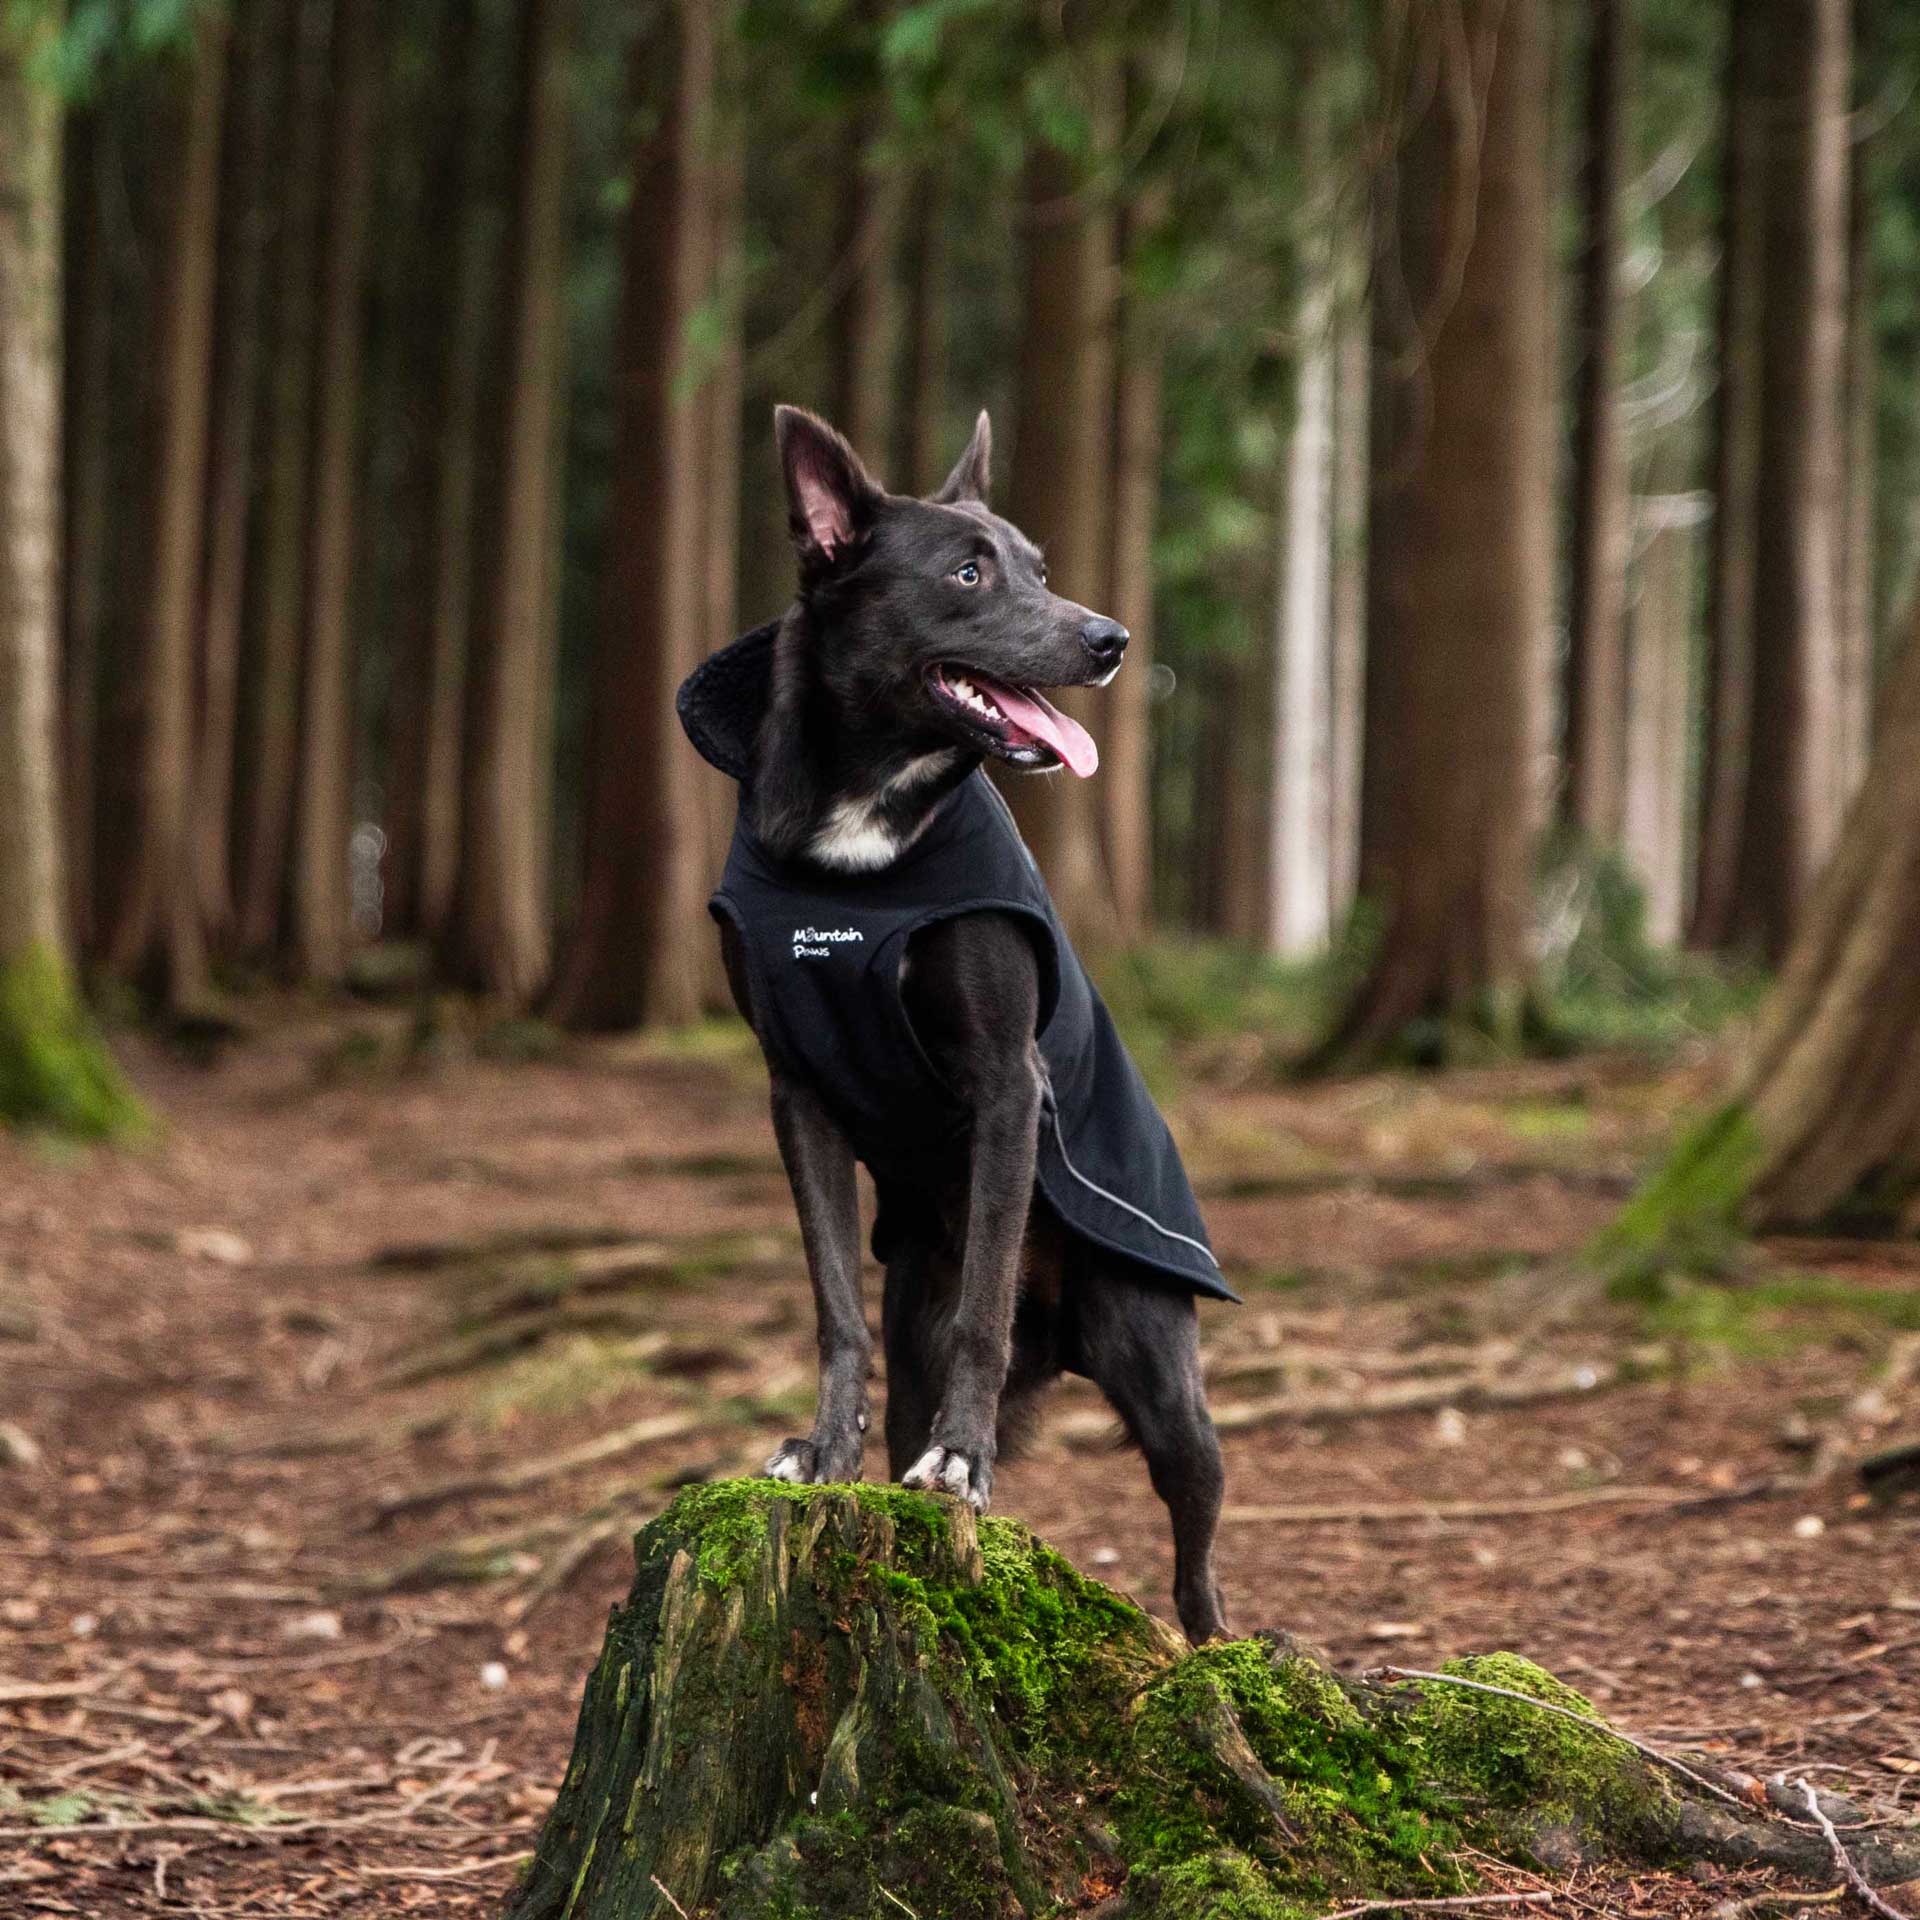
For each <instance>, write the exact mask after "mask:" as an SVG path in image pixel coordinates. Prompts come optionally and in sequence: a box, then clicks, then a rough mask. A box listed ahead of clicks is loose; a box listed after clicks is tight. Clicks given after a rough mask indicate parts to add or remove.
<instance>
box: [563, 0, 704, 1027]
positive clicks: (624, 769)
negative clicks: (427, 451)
mask: <svg viewBox="0 0 1920 1920" xmlns="http://www.w3.org/2000/svg"><path fill="white" fill-rule="evenodd" d="M714 58H715V45H714V20H713V14H712V9H711V8H709V7H708V6H706V5H704V4H702V3H701V0H673V4H671V5H669V6H666V7H663V8H662V9H661V11H660V14H659V17H658V20H657V22H656V25H655V28H654V29H653V30H651V31H649V32H647V33H645V34H643V35H642V36H641V39H640V42H639V43H638V44H637V46H636V48H635V53H634V63H633V87H634V104H635V111H636V117H637V119H638V121H639V123H640V126H641V134H640V139H639V143H638V146H637V149H636V151H635V154H634V168H633V181H634V192H633V200H632V203H631V208H630V211H629V213H628V216H627V232H626V237H625V243H624V244H625V264H624V273H625V286H624V290H623V294H622V307H621V319H620V328H619V332H618V335H617V336H616V337H617V338H618V340H619V342H620V345H621V353H620V359H619V364H618V365H617V367H616V369H615V407H616V428H615V432H616V445H615V453H614V479H613V504H612V508H611V512H610V519H609V538H608V553H609V556H610V557H609V561H608V566H607V576H606V583H605V591H604V595H603V599H602V604H601V616H600V641H599V647H598V652H597V657H596V659H595V662H594V666H593V700H592V707H591V721H590V724H589V729H588V748H587V756H588V764H587V804H586V822H585V873H584V878H583V883H582V889H581V901H580V917H579V922H578V924H577V925H576V926H575V928H574V930H573V934H572V937H571V939H570V941H569V943H568V946H567V949H566V954H565V957H564V959H563V961H562V964H561V968H560V972H559V979H558V983H557V985H556V987H555V990H554V997H553V1011H554V1013H555V1015H556V1017H557V1018H559V1019H560V1020H562V1021H564V1022H565V1023H567V1024H568V1025H571V1026H577V1027H594V1028H615V1027H626V1026H633V1025H636V1024H639V1023H641V1022H647V1023H667V1022H679V1021H685V1020H690V1019H692V1018H693V1017H694V1016H695V1015H696V1014H697V1013H698V1012H699V1010H700V1003H701V978H702V969H701V959H700V943H699V941H698V938H697V929H698V928H699V927H700V926H701V925H702V924H703V922H704V919H705V915H704V914H703V912H702V910H701V909H702V902H703V900H704V896H705V890H706V885H707V880H708V874H707V823H706V817H705V814H704V812H703V810H702V807H701V801H700V794H701V788H700V785H699V781H698V769H697V763H696V759H695V756H694V754H693V752H692V750H691V749H690V748H689V747H688V746H687V744H686V742H685V740H684V739H682V738H681V737H680V732H679V724H678V722H677V721H676V719H675V717H674V710H673V696H674V691H675V689H676V688H677V686H678V685H679V682H680V681H681V679H682V678H683V677H684V676H685V674H686V673H687V672H688V670H689V669H690V668H691V667H692V666H693V665H694V663H695V662H696V661H697V660H698V659H699V658H700V655H701V652H702V650H703V648H704V644H705V640H706V637H707V628H706V620H707V618H708V615H707V600H706V578H705V572H704V569H703V568H702V566H701V565H700V564H699V562H698V559H697V556H698V554H699V551H700V545H699V542H700V530H701V526H702V522H703V519H704V517H705V502H704V501H703V499H702V495H701V485H700V481H701V475H702V472H703V470H704V468H705V465H706V463H705V462H704V461H703V460H702V458H701V450H700V432H701V424H702V418H703V408H702V404H701V397H700V393H699V391H698V390H697V387H696V385H695V382H694V380H693V379H692V378H691V377H690V375H691V374H692V368H691V367H690V365H689V358H688V355H689V345H690V343H689V340H688V322H689V320H690V318H691V317H692V315H693V313H694V311H695V309H696V307H697V306H698V303H699V300H700V295H701V290H702V287H703V285H704V281H705V272H706V265H705V262H706V255H707V251H708V248H709V245H710V241H711V232H712V228H711V215H710V213H709V210H708V196H709V194H710V192H711V190H712V181H711V177H710V164H711V154H712V147H713V116H714V100H713V74H714Z"/></svg>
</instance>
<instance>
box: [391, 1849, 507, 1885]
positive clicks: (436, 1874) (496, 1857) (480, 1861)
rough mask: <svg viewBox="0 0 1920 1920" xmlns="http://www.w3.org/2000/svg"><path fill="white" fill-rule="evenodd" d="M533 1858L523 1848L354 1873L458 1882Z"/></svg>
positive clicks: (400, 1878) (396, 1878)
mask: <svg viewBox="0 0 1920 1920" xmlns="http://www.w3.org/2000/svg"><path fill="white" fill-rule="evenodd" d="M532 1858H533V1849H532V1848H531V1847H527V1848H524V1849H523V1850H522V1851H521V1852H519V1853H493V1854H487V1855H484V1856H481V1855H476V1856H475V1857H474V1858H473V1859H471V1860H454V1861H450V1862H449V1863H448V1864H447V1865H446V1866H444V1867H356V1868H355V1869H354V1871H355V1872H356V1873H362V1874H365V1875H366V1876H367V1878H368V1879H375V1878H378V1879H381V1880H459V1879H462V1878H464V1877H465V1876H466V1875H468V1874H473V1873H491V1872H492V1871H493V1869H494V1868H495V1867H517V1866H518V1865H519V1864H520V1862H521V1861H523V1860H531V1859H532Z"/></svg>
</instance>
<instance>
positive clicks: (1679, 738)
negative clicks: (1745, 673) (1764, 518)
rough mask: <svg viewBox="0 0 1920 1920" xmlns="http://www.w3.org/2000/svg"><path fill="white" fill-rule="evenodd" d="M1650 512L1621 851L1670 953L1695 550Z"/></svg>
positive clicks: (1676, 932)
mask: <svg viewBox="0 0 1920 1920" xmlns="http://www.w3.org/2000/svg"><path fill="white" fill-rule="evenodd" d="M1645 507H1646V511H1647V514H1648V516H1649V524H1648V529H1647V536H1646V544H1645V547H1644V548H1643V550H1642V552H1641V555H1640V561H1639V568H1638V572H1639V592H1638V595H1637V597H1636V598H1635V600H1634V603H1633V608H1632V625H1631V629H1630V644H1629V647H1628V654H1627V684H1626V689H1625V691H1626V715H1625V720H1626V769H1625V772H1626V784H1625V794H1624V801H1623V806H1622V809H1621V834H1620V847H1621V851H1622V853H1623V854H1624V855H1625V857H1626V862H1627V865H1628V867H1629V868H1630V869H1631V870H1632V872H1633V874H1634V876H1635V878H1636V879H1638V880H1639V882H1640V884H1641V886H1642V887H1643V888H1644V890H1645V894H1646V913H1647V921H1646V927H1647V937H1648V938H1649V939H1650V940H1652V941H1653V942H1654V944H1655V945H1657V946H1663V947H1667V946H1673V945H1674V944H1676V943H1677V942H1678V940H1679V938H1680V933H1681V927H1682V916H1683V912H1684V897H1685V884H1686V853H1687V848H1686V812H1687V759H1688V754H1687V736H1688V722H1689V714H1690V708H1689V703H1688V692H1689V684H1688V683H1689V673H1688V665H1689V655H1690V653H1691V649H1692V633H1691V624H1692V613H1693V565H1692V562H1693V541H1692V536H1691V534H1690V532H1689V530H1688V529H1687V528H1686V527H1685V526H1684V525H1679V524H1675V520H1674V517H1673V515H1672V514H1671V512H1670V511H1669V509H1668V500H1667V498H1666V497H1665V496H1661V497H1656V498H1654V499H1651V500H1649V501H1647V502H1646V503H1645Z"/></svg>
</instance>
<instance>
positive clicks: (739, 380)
mask: <svg viewBox="0 0 1920 1920" xmlns="http://www.w3.org/2000/svg"><path fill="white" fill-rule="evenodd" d="M717 13H718V17H717V18H716V20H715V23H714V32H715V38H716V42H717V44H716V50H715V66H714V74H715V89H714V94H715V104H714V130H713V141H714V146H713V164H712V175H711V179H712V205H711V207H710V208H709V215H710V218H711V220H712V233H711V235H710V237H709V241H708V245H707V271H708V274H709V276H710V284H709V288H708V295H707V298H708V304H709V307H710V309H711V311H712V312H713V314H714V316H715V343H714V346H713V349H712V365H711V372H710V374H709V376H708V379H707V382H706V385H705V386H704V387H703V388H702V390H701V412H702V420H701V427H700V436H701V442H702V447H703V457H704V471H703V475H702V487H703V490H704V493H705V517H704V524H703V529H702V548H703V551H704V553H705V556H706V604H705V611H704V615H703V618H702V628H703V633H702V638H701V645H700V652H701V654H702V656H704V655H706V654H710V653H713V652H716V651H717V650H718V649H719V648H721V647H724V646H725V645H726V644H727V643H728V642H729V641H730V640H732V639H733V638H734V635H735V631H736V627H737V624H738V619H739V611H740V436H741V407H742V403H743V399H744V394H745V383H746V356H745V351H744V346H745V342H744V339H743V337H742V328H743V326H744V324H745V313H744V308H745V297H746V288H745V282H746V272H747V264H746V198H747V151H746V127H745V125H744V123H743V120H742V116H741V113H740V111H739V108H738V107H737V105H735V104H733V103H734V102H735V101H736V100H737V99H738V78H737V75H738V69H739V59H738V49H737V47H736V46H735V38H734V37H735V33H736V31H737V29H736V25H735V18H734V9H733V7H732V6H731V5H725V6H722V7H721V8H719V9H718V10H717ZM694 779H695V782H696V784H697V785H698V788H699V792H700V808H701V812H702V813H703V814H704V815H705V818H706V824H707V845H706V863H705V868H704V871H705V873H706V874H707V875H708V877H709V878H711V879H714V880H717V879H718V877H719V873H720V869H721V868H722V867H723V866H725V864H726V859H727V847H728V845H729V843H730V842H731V840H732V838H733V823H734V815H735V810H736V806H737V802H738V795H739V790H738V788H737V787H736V786H735V785H734V783H733V781H731V780H729V779H728V778H727V776H726V775H725V774H723V773H721V772H720V771H719V770H718V769H717V768H715V767H710V766H708V765H707V764H706V763H705V762H704V761H702V762H701V764H700V765H699V766H698V767H697V768H696V769H695V771H694ZM705 953H706V965H705V968H704V970H703V976H702V978H703V989H702V997H703V999H704V1001H705V1003H706V1006H707V1007H708V1009H709V1010H710V1011H713V1012H725V1011H726V1010H727V1009H729V1008H731V1007H732V1005H733V995H732V991H731V989H730V988H729V986H728V984H727V970H726V967H725V965H724V963H723V961H722V959H721V953H720V943H719V941H718V940H713V941H709V942H707V943H706V946H705Z"/></svg>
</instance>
